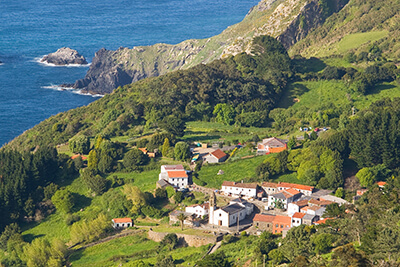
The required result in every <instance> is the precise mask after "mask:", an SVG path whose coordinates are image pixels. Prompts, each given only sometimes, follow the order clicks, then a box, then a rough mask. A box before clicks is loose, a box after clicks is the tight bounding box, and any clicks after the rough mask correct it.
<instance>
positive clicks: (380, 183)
mask: <svg viewBox="0 0 400 267" xmlns="http://www.w3.org/2000/svg"><path fill="white" fill-rule="evenodd" d="M376 184H377V185H378V186H379V188H384V187H385V185H386V182H383V181H380V182H377V183H376Z"/></svg>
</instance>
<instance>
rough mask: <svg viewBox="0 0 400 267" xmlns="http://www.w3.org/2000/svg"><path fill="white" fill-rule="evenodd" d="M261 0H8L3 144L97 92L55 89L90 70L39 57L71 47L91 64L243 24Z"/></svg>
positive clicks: (1, 70)
mask: <svg viewBox="0 0 400 267" xmlns="http://www.w3.org/2000/svg"><path fill="white" fill-rule="evenodd" d="M257 2H258V1H257V0H240V1H238V0H136V1H128V0H114V1H109V0H39V1H37V0H13V1H7V0H0V61H2V62H3V64H2V65H0V146H1V145H3V144H4V143H6V142H8V141H10V140H12V139H13V138H14V137H16V136H17V135H19V134H21V133H22V132H23V131H25V130H27V129H29V128H31V127H33V126H34V125H35V124H37V123H39V122H40V121H42V120H44V119H46V118H48V117H49V116H51V115H54V114H57V113H59V112H62V111H66V110H68V109H72V108H75V107H78V106H82V105H87V104H89V103H90V102H92V101H94V100H96V97H92V96H84V95H78V94H74V93H72V92H69V91H57V90H54V89H51V88H52V87H51V86H52V85H58V84H62V83H73V82H74V81H75V80H77V79H80V78H83V77H84V75H85V73H86V71H87V67H50V66H46V65H43V64H40V63H38V62H37V60H38V58H40V57H42V56H43V55H45V54H48V53H51V52H54V51H56V50H57V49H58V48H61V47H64V46H67V47H71V48H73V49H76V50H78V52H79V53H81V54H82V55H84V56H85V57H86V58H87V59H88V61H91V59H92V57H93V56H94V53H95V52H96V51H97V50H99V49H100V48H102V47H105V48H107V49H117V48H118V47H120V46H124V47H133V46H137V45H151V44H154V43H159V42H163V43H170V44H176V43H179V42H181V41H183V40H186V39H191V38H207V37H211V36H213V35H216V34H218V33H220V32H221V31H223V30H224V29H225V28H226V27H227V26H229V25H232V24H235V23H237V22H239V21H241V20H242V19H243V18H244V16H245V15H246V13H247V12H248V10H249V9H250V8H251V7H252V6H254V5H256V4H257Z"/></svg>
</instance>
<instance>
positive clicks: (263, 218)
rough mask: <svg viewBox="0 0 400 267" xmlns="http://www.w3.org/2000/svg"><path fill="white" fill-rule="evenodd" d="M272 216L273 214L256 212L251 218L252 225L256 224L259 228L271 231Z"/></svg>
mask: <svg viewBox="0 0 400 267" xmlns="http://www.w3.org/2000/svg"><path fill="white" fill-rule="evenodd" d="M274 218H275V215H270V214H256V215H255V216H254V218H253V226H256V227H257V228H258V229H259V230H262V231H268V232H270V233H272V228H273V224H274Z"/></svg>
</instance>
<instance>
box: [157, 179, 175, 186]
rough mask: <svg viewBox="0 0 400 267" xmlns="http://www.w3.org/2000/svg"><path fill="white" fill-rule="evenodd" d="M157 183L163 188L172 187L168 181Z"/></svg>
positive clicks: (162, 180)
mask: <svg viewBox="0 0 400 267" xmlns="http://www.w3.org/2000/svg"><path fill="white" fill-rule="evenodd" d="M157 183H158V184H159V185H160V186H161V187H165V186H172V185H171V184H170V183H168V182H167V181H166V180H164V179H161V180H158V181H157Z"/></svg>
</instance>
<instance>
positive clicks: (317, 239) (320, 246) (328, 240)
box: [311, 233, 333, 254]
mask: <svg viewBox="0 0 400 267" xmlns="http://www.w3.org/2000/svg"><path fill="white" fill-rule="evenodd" d="M311 241H312V243H313V244H314V251H315V253H316V254H325V253H328V252H329V250H330V249H331V247H332V242H333V238H332V235H331V234H326V233H321V234H317V235H313V236H312V238H311Z"/></svg>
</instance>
